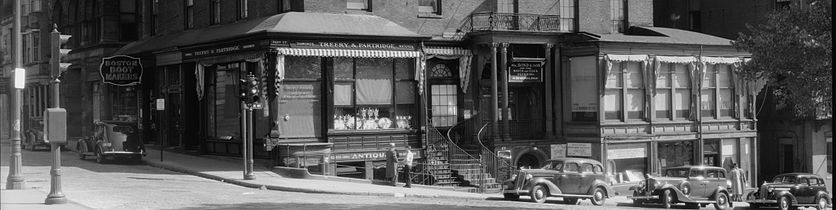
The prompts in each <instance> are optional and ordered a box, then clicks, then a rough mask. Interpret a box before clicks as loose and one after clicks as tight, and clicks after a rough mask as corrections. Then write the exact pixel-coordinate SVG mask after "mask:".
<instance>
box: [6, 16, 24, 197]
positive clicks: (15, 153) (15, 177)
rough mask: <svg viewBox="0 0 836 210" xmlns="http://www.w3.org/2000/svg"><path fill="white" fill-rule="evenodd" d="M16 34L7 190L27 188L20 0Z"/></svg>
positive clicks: (15, 28) (16, 17)
mask: <svg viewBox="0 0 836 210" xmlns="http://www.w3.org/2000/svg"><path fill="white" fill-rule="evenodd" d="M14 7H15V8H14V13H15V16H14V26H13V27H14V29H13V30H14V32H13V34H12V36H14V38H13V41H12V42H13V44H14V54H15V55H14V60H15V61H14V62H15V72H14V84H15V85H14V86H15V87H14V95H13V97H14V99H13V100H14V104H13V105H12V106H13V107H12V109H13V111H12V139H11V143H12V154H11V158H9V159H10V160H9V161H10V163H9V176H8V177H7V178H6V189H9V190H19V189H23V188H24V187H25V182H24V179H23V176H21V175H20V170H21V168H22V167H23V160H22V159H21V157H20V130H21V128H20V127H21V123H20V114H21V112H22V111H23V93H22V90H23V87H25V86H26V70H25V69H23V57H22V56H23V48H21V46H20V45H21V44H22V39H21V34H20V15H21V14H20V12H21V11H20V0H15V3H14Z"/></svg>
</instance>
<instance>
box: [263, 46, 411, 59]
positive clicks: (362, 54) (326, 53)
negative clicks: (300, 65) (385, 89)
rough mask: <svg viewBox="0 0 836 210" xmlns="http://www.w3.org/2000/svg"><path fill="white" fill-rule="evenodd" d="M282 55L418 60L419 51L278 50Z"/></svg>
mask: <svg viewBox="0 0 836 210" xmlns="http://www.w3.org/2000/svg"><path fill="white" fill-rule="evenodd" d="M276 50H277V51H278V52H279V54H281V55H291V56H317V57H353V58H417V57H420V56H421V52H418V51H397V50H349V49H299V48H278V49H276Z"/></svg>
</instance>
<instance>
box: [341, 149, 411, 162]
mask: <svg viewBox="0 0 836 210" xmlns="http://www.w3.org/2000/svg"><path fill="white" fill-rule="evenodd" d="M412 153H413V158H414V159H413V160H417V159H418V158H421V157H420V156H421V152H419V151H412ZM398 157H400V158H399V159H403V158H404V157H406V151H405V150H398ZM385 159H386V151H373V152H351V153H333V154H332V155H331V158H329V160H330V161H334V162H346V161H366V160H385Z"/></svg>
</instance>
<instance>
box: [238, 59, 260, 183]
mask: <svg viewBox="0 0 836 210" xmlns="http://www.w3.org/2000/svg"><path fill="white" fill-rule="evenodd" d="M238 85H239V86H240V87H238V88H239V89H238V90H239V91H240V94H241V108H242V109H241V110H242V112H244V113H243V120H242V121H243V122H242V123H241V128H242V130H243V132H244V134H243V135H242V137H243V142H242V143H243V147H242V148H241V150H242V151H241V154H242V156H243V159H244V180H253V179H255V175H253V164H254V162H255V161H254V160H253V130H254V129H253V127H254V126H255V125H254V124H253V109H256V108H260V104H258V102H259V99H260V98H259V97H260V95H261V88H259V82H258V79H256V77H255V75H253V74H252V72H250V73H249V74H248V75H247V76H246V79H241V81H240V83H239V84H238Z"/></svg>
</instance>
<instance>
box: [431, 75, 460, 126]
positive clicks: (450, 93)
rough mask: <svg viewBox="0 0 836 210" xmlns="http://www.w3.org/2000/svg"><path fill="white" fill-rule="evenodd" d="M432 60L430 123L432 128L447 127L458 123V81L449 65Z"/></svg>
mask: <svg viewBox="0 0 836 210" xmlns="http://www.w3.org/2000/svg"><path fill="white" fill-rule="evenodd" d="M440 62H441V61H440V60H433V63H435V65H433V66H432V67H431V68H430V69H429V72H428V73H429V76H430V83H431V84H430V105H431V121H432V125H433V126H434V127H449V126H453V125H455V124H456V123H457V122H458V85H457V84H458V79H457V77H456V76H455V75H456V74H454V73H453V72H454V70H453V69H451V68H449V67H450V65H446V64H450V63H446V64H445V63H440Z"/></svg>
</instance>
